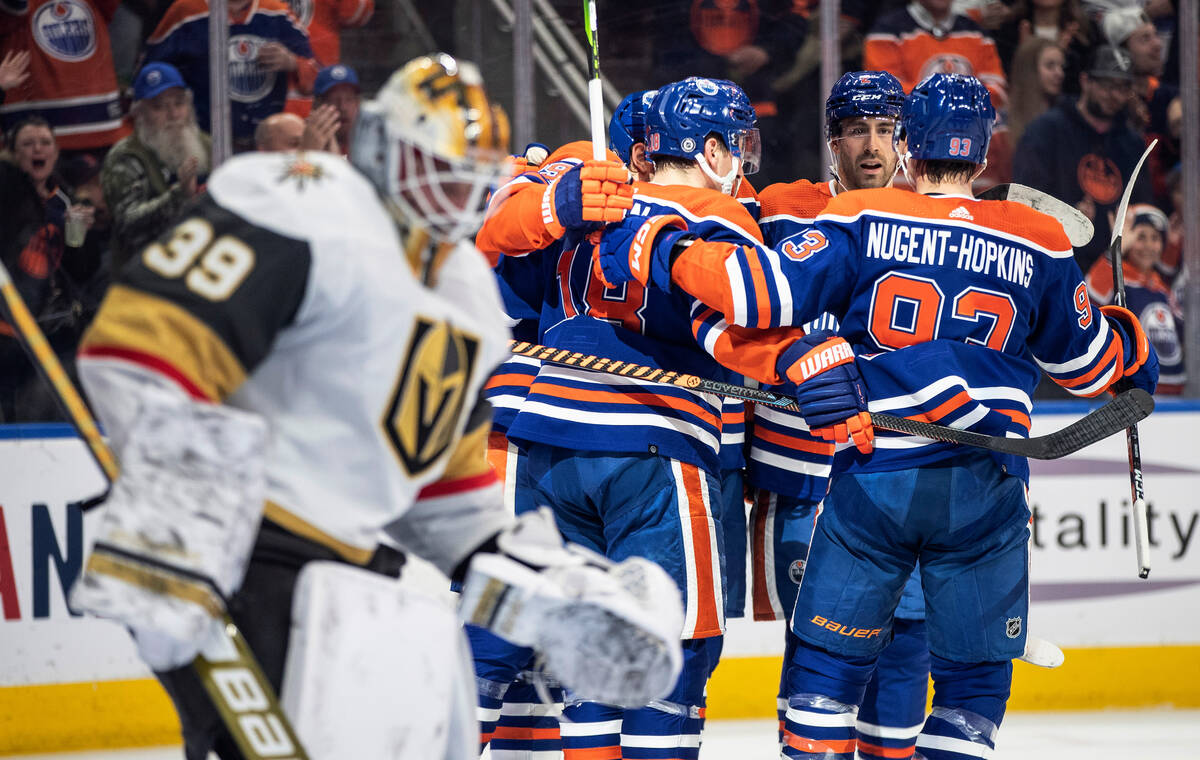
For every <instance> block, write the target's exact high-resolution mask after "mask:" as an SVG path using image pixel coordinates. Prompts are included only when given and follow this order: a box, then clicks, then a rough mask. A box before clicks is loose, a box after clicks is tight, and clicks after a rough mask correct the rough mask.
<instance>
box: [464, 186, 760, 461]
mask: <svg viewBox="0 0 1200 760" xmlns="http://www.w3.org/2000/svg"><path fill="white" fill-rule="evenodd" d="M547 168H548V169H549V170H550V171H554V172H556V171H558V169H557V168H556V167H555V166H554V164H553V163H552V164H550V165H549V166H548V167H547ZM531 181H536V180H531ZM543 181H544V180H543ZM518 197H519V196H518ZM518 197H514V198H512V200H513V201H516V200H518ZM633 201H634V206H633V209H632V211H631V212H630V213H631V215H632V216H652V215H657V214H676V215H679V216H681V217H682V218H683V219H684V220H685V221H686V223H687V224H688V227H689V229H691V230H692V231H693V232H695V233H696V234H697V235H699V236H700V237H703V238H706V239H710V240H724V241H729V242H731V243H736V244H742V243H754V244H757V245H761V236H760V233H759V231H758V227H757V225H756V224H755V223H754V220H753V218H752V217H751V216H750V214H749V212H747V211H746V209H745V208H744V207H743V206H742V204H740V203H739V202H738V201H736V200H734V199H733V198H730V197H728V196H725V195H722V194H720V193H718V192H716V191H712V190H703V189H698V188H692V187H684V186H675V185H673V186H664V185H654V184H648V183H635V191H634V196H633ZM520 234H521V233H520V231H519V230H517V231H512V230H510V231H509V234H508V236H507V237H508V238H509V239H510V241H511V240H512V239H513V238H519V237H520ZM497 237H500V235H497V234H493V233H489V236H488V237H487V238H485V240H486V241H491V240H494V239H496V238H497ZM592 248H593V246H592V243H591V242H590V241H588V240H587V239H586V238H584V237H582V236H579V235H572V234H571V233H569V232H568V234H567V235H566V236H565V237H564V239H563V244H562V249H561V252H560V254H559V257H558V259H557V261H555V262H547V263H546V265H547V267H549V266H550V264H551V263H552V264H553V270H551V271H549V272H548V275H547V278H548V279H547V281H548V282H550V283H553V285H552V287H553V290H554V291H555V292H553V293H550V294H548V297H547V298H546V300H545V303H544V306H543V312H542V316H541V327H540V331H541V334H542V336H543V337H542V342H543V343H545V344H546V345H550V346H555V347H559V348H570V349H572V350H575V351H580V352H583V353H589V354H598V355H600V356H604V357H608V358H612V359H619V360H625V361H631V362H635V363H638V364H645V365H650V366H654V367H660V368H663V369H671V370H676V371H680V372H687V373H691V374H696V375H700V376H702V377H712V378H716V379H719V380H726V381H730V382H741V380H742V378H741V377H740V376H738V375H736V374H734V373H733V372H731V371H730V370H728V369H726V368H725V367H723V366H722V365H721V364H720V363H719V361H718V360H719V359H721V358H722V357H724V356H727V355H729V354H732V353H734V352H736V350H737V345H736V342H735V341H733V340H731V339H730V337H728V336H727V335H726V334H725V333H726V328H727V325H726V324H725V321H724V318H723V317H722V316H721V315H720V314H718V313H716V312H715V311H714V310H713V309H711V308H707V307H705V306H704V305H703V304H700V303H699V302H697V301H696V300H695V299H694V298H692V297H691V296H688V295H687V294H685V293H682V292H680V291H678V290H675V291H672V292H667V291H664V290H661V289H659V288H656V287H652V286H651V287H642V286H641V285H639V284H637V283H636V282H631V283H626V284H624V285H619V286H617V287H615V288H608V287H606V286H605V285H604V283H603V282H601V280H600V279H599V278H598V277H597V276H596V273H595V271H594V268H593V265H592ZM722 411H723V402H722V400H721V398H720V397H718V396H715V395H713V394H708V393H699V392H696V391H691V390H687V389H684V388H679V387H675V386H668V385H662V384H656V383H648V382H644V381H641V380H636V379H631V378H623V377H615V376H612V375H606V374H600V373H596V372H590V371H587V370H579V369H574V368H570V367H558V366H551V365H545V366H543V367H542V368H541V370H540V372H539V373H538V376H537V379H536V380H535V381H534V382H533V385H532V386H531V387H530V390H529V395H528V397H527V398H526V400H525V403H523V404H522V405H521V409H520V412H519V413H518V414H517V416H516V419H515V420H514V421H513V423H512V424H511V426H510V427H509V437H510V438H511V439H512V440H513V441H515V442H517V443H520V442H521V441H523V440H527V441H531V442H532V441H537V442H542V443H548V444H553V445H556V446H560V447H567V448H573V449H576V450H580V451H608V452H625V453H645V452H652V453H658V454H660V455H662V456H667V457H670V458H673V459H678V460H680V461H681V462H686V463H689V464H695V465H699V466H701V467H703V468H704V469H706V470H707V471H709V472H711V473H717V472H719V471H720V469H721V461H720V455H719V451H720V449H721V437H722V430H723V425H722Z"/></svg>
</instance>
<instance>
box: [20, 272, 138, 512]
mask: <svg viewBox="0 0 1200 760" xmlns="http://www.w3.org/2000/svg"><path fill="white" fill-rule="evenodd" d="M0 294H3V301H4V317H5V319H7V320H8V322H9V323H10V324H11V325H12V327H13V331H14V333H15V334H16V335H17V337H18V339H19V340H20V342H21V347H22V348H24V349H25V353H27V354H28V355H29V359H30V361H32V362H33V364H34V366H35V367H37V369H38V372H39V373H40V374H41V376H42V377H43V378H44V379H45V381H46V382H47V383H48V384H49V385H50V387H51V388H52V389H53V390H54V399H55V401H57V402H58V405H59V406H60V407H61V408H62V410H63V412H64V413H65V414H66V415H67V419H69V420H70V421H71V424H72V425H74V426H75V429H76V430H78V431H79V435H80V436H81V437H82V438H83V442H84V443H85V444H86V445H87V449H88V453H89V454H90V455H91V457H92V459H93V460H94V461H95V462H96V466H97V467H99V468H100V471H101V472H102V473H103V474H104V477H105V479H106V480H107V481H108V482H109V483H111V482H112V481H113V480H114V479H115V478H116V477H117V460H116V457H114V456H113V454H112V450H111V449H109V448H108V444H106V443H105V442H104V439H103V438H102V437H101V436H100V429H99V428H98V427H96V422H95V420H93V419H92V414H91V412H89V411H88V408H87V404H85V403H84V401H83V398H82V397H81V396H80V395H79V391H77V390H75V384H74V383H72V382H71V378H70V377H68V376H67V372H66V370H64V369H63V366H62V363H61V362H59V361H58V357H57V356H55V354H54V349H52V348H50V343H49V342H48V341H47V340H46V336H45V335H44V334H42V330H41V328H39V327H38V325H37V320H35V319H34V318H33V314H31V313H30V312H29V307H28V306H26V305H25V300H24V299H23V298H21V294H20V293H19V292H17V286H16V285H15V284H14V283H13V281H12V277H11V276H10V275H9V273H8V268H7V267H5V266H4V265H3V264H0ZM105 495H107V494H105ZM93 501H95V502H96V503H99V502H100V501H103V497H101V498H99V499H96V500H93Z"/></svg>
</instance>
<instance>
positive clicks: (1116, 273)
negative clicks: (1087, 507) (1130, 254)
mask: <svg viewBox="0 0 1200 760" xmlns="http://www.w3.org/2000/svg"><path fill="white" fill-rule="evenodd" d="M1155 145H1158V140H1153V141H1152V142H1151V143H1150V144H1149V145H1148V146H1146V152H1145V153H1142V157H1141V158H1139V159H1138V162H1137V166H1135V167H1133V173H1132V174H1130V175H1129V181H1128V182H1126V183H1125V192H1124V193H1123V194H1122V195H1121V205H1120V206H1118V207H1117V215H1116V217H1114V219H1113V230H1112V238H1111V239H1110V240H1109V246H1108V256H1109V259H1110V261H1111V262H1112V270H1113V303H1114V304H1116V305H1117V306H1120V307H1122V308H1125V303H1126V301H1125V271H1124V270H1123V269H1122V267H1123V266H1124V264H1123V263H1122V261H1121V254H1122V251H1121V236H1122V234H1123V233H1124V231H1125V215H1126V214H1127V213H1128V211H1129V196H1130V195H1131V194H1132V193H1133V185H1134V183H1135V182H1137V178H1138V172H1140V171H1141V170H1142V164H1143V163H1145V161H1146V157H1147V156H1149V155H1150V151H1152V150H1154V146H1155ZM1117 387H1118V388H1122V387H1125V388H1127V387H1129V381H1128V380H1122V381H1121V382H1119V383H1117ZM1125 442H1126V443H1127V444H1128V448H1129V491H1130V496H1131V497H1132V499H1133V545H1134V551H1135V552H1136V556H1137V565H1138V571H1137V573H1138V577H1139V578H1142V579H1145V578H1149V577H1150V531H1149V526H1148V525H1147V522H1148V519H1149V517H1148V514H1147V512H1148V509H1147V507H1146V492H1145V485H1144V484H1143V482H1142V442H1141V438H1140V437H1139V436H1138V429H1137V425H1130V426H1129V427H1127V428H1126V429H1125Z"/></svg>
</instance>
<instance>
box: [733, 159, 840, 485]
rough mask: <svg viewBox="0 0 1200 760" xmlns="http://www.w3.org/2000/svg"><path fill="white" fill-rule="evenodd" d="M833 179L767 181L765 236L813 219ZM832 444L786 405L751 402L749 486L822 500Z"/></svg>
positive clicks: (825, 325) (827, 325)
mask: <svg viewBox="0 0 1200 760" xmlns="http://www.w3.org/2000/svg"><path fill="white" fill-rule="evenodd" d="M836 194H837V192H836V185H835V183H834V181H833V180H829V181H826V182H809V181H808V180H798V181H796V182H788V183H777V184H774V185H768V186H767V187H765V188H763V190H762V192H761V193H759V194H758V204H759V207H760V209H761V211H760V217H759V220H758V224H759V228H760V229H761V230H762V233H763V240H764V242H765V243H766V244H767V245H768V246H772V247H774V246H777V245H778V244H780V243H782V242H783V241H785V240H787V239H788V238H789V237H791V236H792V235H793V234H795V233H796V231H797V230H799V229H802V228H804V227H807V226H809V225H811V224H812V223H813V221H814V220H815V219H816V217H817V215H818V214H820V213H821V211H823V210H824V209H825V206H826V205H828V203H829V201H830V200H831V199H832V198H833V196H834V195H836ZM837 328H838V325H837V320H835V319H833V318H832V317H830V316H829V315H827V314H826V315H822V316H821V317H820V318H818V319H817V320H816V321H815V322H812V323H809V324H806V325H804V331H805V332H808V331H810V330H830V331H833V332H836V331H837ZM832 464H833V444H831V443H829V442H828V441H825V440H822V439H820V438H818V437H816V436H814V435H813V434H812V433H810V432H809V430H808V426H807V425H805V424H804V420H803V418H801V417H800V415H799V414H797V413H796V412H792V411H788V410H786V409H773V408H771V407H768V406H763V405H760V404H755V405H754V424H753V426H752V432H751V437H750V451H749V460H748V462H747V466H746V478H747V481H748V482H749V483H750V485H752V486H754V487H756V488H761V489H765V490H767V491H771V492H773V493H779V494H786V495H787V496H789V497H794V498H798V499H805V500H811V501H814V502H816V501H820V500H821V499H822V498H823V497H824V496H825V491H826V490H827V488H828V485H829V475H830V472H831V469H832Z"/></svg>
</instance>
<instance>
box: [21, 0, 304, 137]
mask: <svg viewBox="0 0 1200 760" xmlns="http://www.w3.org/2000/svg"><path fill="white" fill-rule="evenodd" d="M0 1H2V0H0ZM146 59H147V60H148V61H161V62H164V63H170V64H172V65H174V66H175V67H176V68H177V69H179V72H180V73H181V74H182V75H183V80H184V81H185V82H187V85H188V87H189V88H191V90H192V92H193V93H194V94H195V108H196V119H197V121H198V122H199V123H200V127H201V128H202V129H207V128H208V127H209V118H210V109H209V86H208V84H209V83H208V3H207V0H175V2H174V3H173V4H172V5H171V7H170V8H168V9H167V14H166V15H165V16H163V19H162V21H161V22H160V23H159V25H158V28H157V29H155V30H154V33H153V34H152V35H150V39H149V40H147V47H146ZM316 76H317V64H316V62H315V61H314V60H313V54H312V47H311V46H310V45H309V42H308V35H307V34H305V32H304V30H303V29H301V28H300V25H299V22H297V21H296V18H295V16H293V15H292V12H291V11H290V10H288V7H287V6H286V5H285V4H284V3H283V0H229V96H230V98H231V100H232V104H231V111H232V121H233V124H232V129H233V139H234V149H235V150H248V149H250V148H251V147H252V146H253V138H254V128H255V127H257V126H258V123H259V122H260V121H262V120H263V119H265V118H267V117H268V116H270V115H271V114H273V113H279V112H280V111H282V110H283V105H284V102H285V100H286V98H287V91H288V87H289V80H293V86H294V87H299V88H300V90H301V91H303V92H312V83H313V80H314V79H315V78H316ZM209 131H211V130H209Z"/></svg>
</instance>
